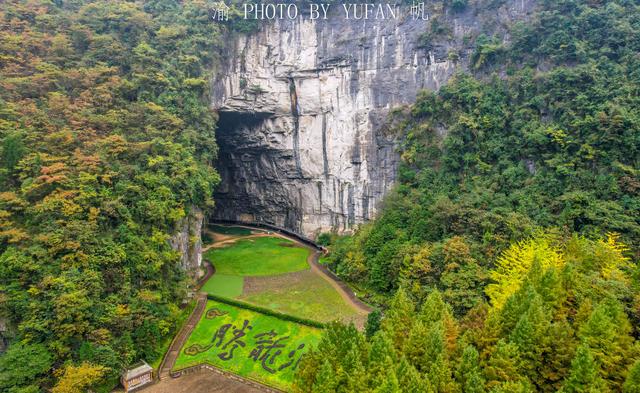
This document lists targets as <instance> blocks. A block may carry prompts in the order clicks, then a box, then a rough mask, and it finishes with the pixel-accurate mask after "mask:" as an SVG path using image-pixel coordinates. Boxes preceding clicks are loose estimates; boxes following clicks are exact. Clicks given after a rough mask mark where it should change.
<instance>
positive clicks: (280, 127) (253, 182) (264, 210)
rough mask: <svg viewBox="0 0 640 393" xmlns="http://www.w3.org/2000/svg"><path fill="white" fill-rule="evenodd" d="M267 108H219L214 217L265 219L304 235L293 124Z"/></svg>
mask: <svg viewBox="0 0 640 393" xmlns="http://www.w3.org/2000/svg"><path fill="white" fill-rule="evenodd" d="M285 122H286V120H285V119H283V118H282V117H276V116H274V114H273V113H268V112H232V111H221V112H219V120H218V127H217V130H216V140H217V143H218V148H219V153H218V163H217V165H216V167H217V170H218V173H219V174H220V177H221V182H220V185H219V186H218V189H217V190H216V191H215V193H214V199H215V201H216V207H215V209H214V212H213V218H214V219H217V220H232V221H244V222H260V223H266V224H270V225H275V226H278V227H283V228H286V229H289V230H291V231H294V232H297V233H300V230H301V224H302V212H301V201H302V196H301V195H300V191H299V187H296V180H299V179H297V177H299V172H298V171H297V170H296V165H295V160H294V157H293V154H292V151H291V149H290V148H287V142H288V140H287V138H288V136H287V133H286V132H285V131H284V130H286V129H287V127H288V125H287V124H286V123H285Z"/></svg>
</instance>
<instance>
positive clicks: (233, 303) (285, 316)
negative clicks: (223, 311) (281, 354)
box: [207, 293, 327, 329]
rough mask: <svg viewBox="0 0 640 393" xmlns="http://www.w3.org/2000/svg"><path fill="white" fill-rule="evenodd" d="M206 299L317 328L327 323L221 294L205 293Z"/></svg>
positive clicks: (322, 327) (321, 327) (323, 326)
mask: <svg viewBox="0 0 640 393" xmlns="http://www.w3.org/2000/svg"><path fill="white" fill-rule="evenodd" d="M207 299H209V300H214V301H217V302H220V303H226V304H228V305H231V306H235V307H240V308H244V309H247V310H251V311H255V312H259V313H261V314H265V315H269V316H272V317H275V318H278V319H282V320H284V321H289V322H295V323H299V324H301V325H305V326H309V327H314V328H318V329H324V328H325V327H327V325H326V324H325V323H322V322H318V321H314V320H312V319H307V318H301V317H296V316H293V315H289V314H284V313H281V312H278V311H273V310H271V309H268V308H265V307H260V306H256V305H253V304H251V303H247V302H243V301H240V300H235V299H229V298H226V297H222V296H217V295H212V294H210V293H209V294H207Z"/></svg>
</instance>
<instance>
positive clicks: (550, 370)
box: [298, 0, 640, 392]
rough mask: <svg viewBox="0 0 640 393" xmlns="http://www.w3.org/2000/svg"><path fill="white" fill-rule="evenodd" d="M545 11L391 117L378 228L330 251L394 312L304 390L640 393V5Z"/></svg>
mask: <svg viewBox="0 0 640 393" xmlns="http://www.w3.org/2000/svg"><path fill="white" fill-rule="evenodd" d="M494 3H495V2H494ZM538 6H539V10H538V11H537V12H536V14H535V16H534V18H533V19H532V20H530V21H525V22H519V23H515V24H514V25H513V26H511V27H510V31H509V42H508V43H503V42H502V40H498V39H496V38H495V37H491V36H487V35H481V36H479V37H477V39H476V40H475V49H474V51H473V54H472V56H471V57H470V70H469V72H467V73H460V74H458V75H456V77H455V78H454V79H453V80H452V81H450V82H449V83H448V84H447V85H446V86H444V87H443V88H442V89H440V91H438V92H424V93H423V94H422V95H421V96H420V97H418V99H417V102H416V103H415V104H414V105H412V106H411V107H410V108H408V109H407V110H404V111H398V113H396V114H395V118H394V120H393V121H394V124H395V128H396V130H397V131H398V133H399V135H400V136H401V138H402V147H401V153H402V166H401V169H400V181H399V184H398V186H397V188H396V190H395V191H394V192H393V193H392V194H391V195H390V196H389V197H388V198H387V199H386V201H385V206H384V209H383V212H382V214H381V216H380V217H379V218H378V219H376V220H375V221H374V222H373V223H371V224H369V225H366V226H364V227H363V228H361V229H360V230H359V231H358V232H357V233H356V234H355V235H354V236H350V237H337V236H334V235H330V234H326V235H323V236H322V238H321V240H322V241H323V242H325V243H326V244H328V245H329V247H330V249H331V251H332V253H331V255H330V256H329V257H328V258H327V263H328V264H329V265H330V266H331V268H332V269H334V270H335V271H336V272H337V273H338V274H339V275H340V276H341V277H343V278H345V279H346V280H348V281H351V282H352V283H354V285H356V286H358V287H359V289H360V291H361V292H368V298H369V300H371V301H372V302H375V303H378V304H379V305H380V306H381V310H382V313H380V312H374V313H373V314H371V315H370V318H369V323H368V326H367V332H366V335H364V334H362V333H359V332H357V331H356V330H355V329H353V328H350V327H344V326H340V325H336V326H334V327H333V329H330V331H329V332H327V333H326V334H325V336H324V338H323V341H322V343H321V344H320V346H319V347H318V349H317V351H315V353H314V354H313V355H311V356H309V357H308V358H307V359H306V360H305V361H304V363H303V367H302V370H301V372H300V373H299V381H298V389H299V390H300V391H314V392H335V391H337V392H354V391H360V392H368V391H375V392H400V391H403V392H533V391H543V392H555V391H562V392H607V391H612V392H613V391H625V392H639V391H640V361H638V359H640V352H639V348H640V346H639V343H638V341H637V337H638V335H639V334H640V331H639V330H638V327H639V326H640V325H639V322H640V321H639V320H638V315H639V312H640V292H639V289H640V287H639V285H640V281H638V280H639V278H640V275H639V273H640V272H639V271H638V267H637V258H638V255H639V254H640V214H639V213H640V192H639V191H640V178H639V175H640V172H639V169H638V168H640V3H639V2H637V1H626V0H612V1H577V0H559V1H555V0H554V1H551V0H550V1H541V2H539V5H538ZM429 34H430V33H427V38H428V37H429ZM389 299H390V300H389Z"/></svg>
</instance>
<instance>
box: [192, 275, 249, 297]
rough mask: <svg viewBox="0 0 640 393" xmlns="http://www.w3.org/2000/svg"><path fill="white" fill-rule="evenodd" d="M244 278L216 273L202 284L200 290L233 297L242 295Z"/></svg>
mask: <svg viewBox="0 0 640 393" xmlns="http://www.w3.org/2000/svg"><path fill="white" fill-rule="evenodd" d="M243 281H244V278H243V277H240V276H232V275H229V274H219V273H216V274H214V275H213V276H211V278H209V279H208V280H207V282H206V283H205V284H204V285H203V286H202V290H203V291H204V292H207V293H211V294H214V295H218V296H225V297H230V298H235V297H238V296H240V295H242V287H243Z"/></svg>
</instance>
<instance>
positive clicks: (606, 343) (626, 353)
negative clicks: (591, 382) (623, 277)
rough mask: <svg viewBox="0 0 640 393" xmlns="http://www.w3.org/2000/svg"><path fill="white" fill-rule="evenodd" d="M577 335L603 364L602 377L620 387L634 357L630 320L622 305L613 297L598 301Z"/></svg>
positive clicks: (600, 363) (598, 361)
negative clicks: (612, 298)
mask: <svg viewBox="0 0 640 393" xmlns="http://www.w3.org/2000/svg"><path fill="white" fill-rule="evenodd" d="M578 335H579V337H580V339H581V341H582V342H583V343H584V344H586V345H587V346H588V347H589V349H590V350H591V354H592V355H593V358H594V360H595V361H596V363H597V364H599V365H600V368H599V370H600V371H599V373H600V376H601V377H602V379H604V380H605V381H607V383H608V384H609V386H610V387H611V389H612V390H616V391H619V390H621V389H622V385H623V383H624V381H625V377H626V372H627V369H628V367H629V363H630V360H631V359H632V358H633V357H632V356H631V355H632V353H633V348H632V346H633V337H631V324H630V323H629V319H628V318H627V316H626V314H625V312H624V309H623V307H622V305H621V304H620V303H619V302H617V301H613V300H608V301H604V302H602V303H600V304H598V305H597V306H596V307H595V308H594V310H593V312H592V313H591V317H590V318H589V320H588V321H587V322H586V323H585V324H584V325H583V326H581V328H580V331H579V334H578Z"/></svg>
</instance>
